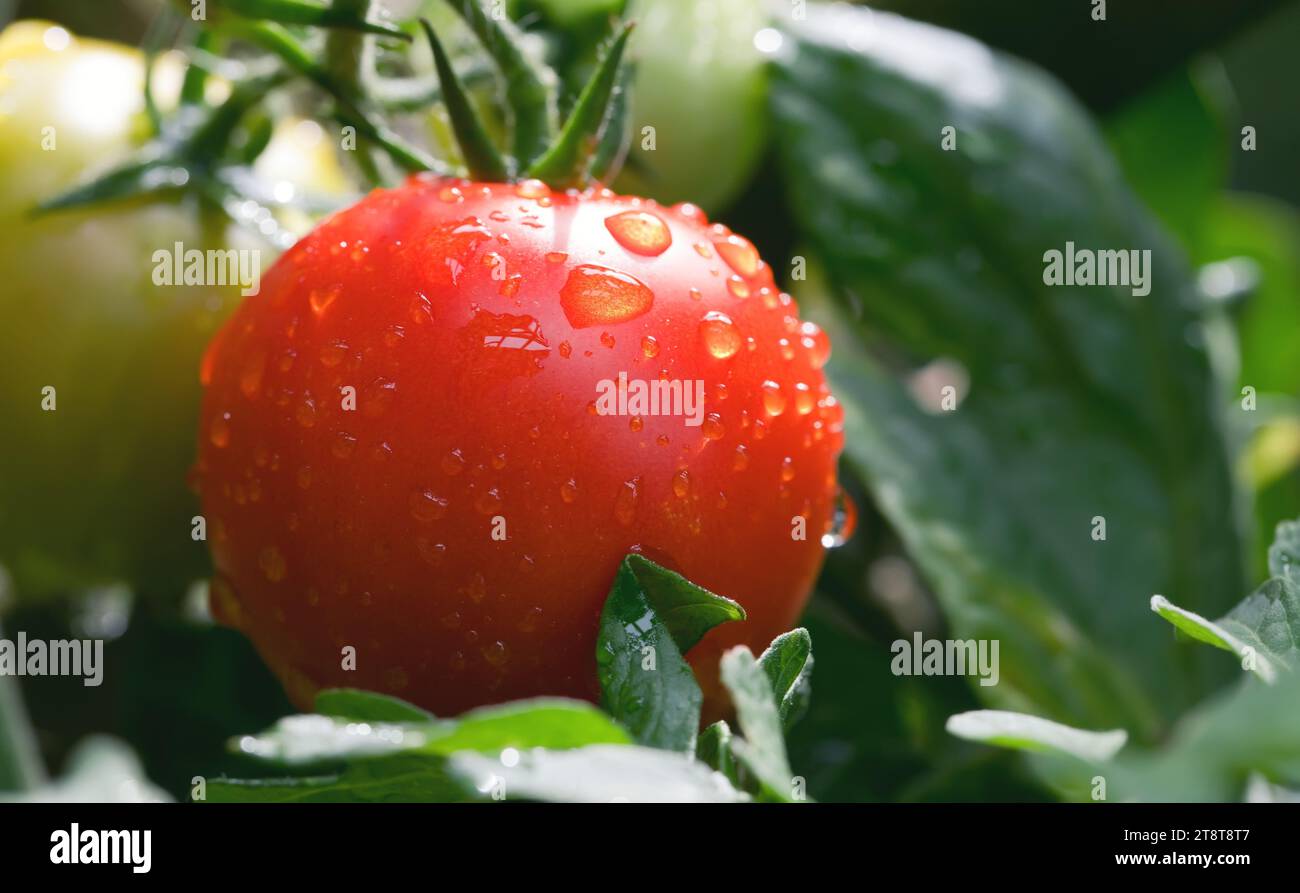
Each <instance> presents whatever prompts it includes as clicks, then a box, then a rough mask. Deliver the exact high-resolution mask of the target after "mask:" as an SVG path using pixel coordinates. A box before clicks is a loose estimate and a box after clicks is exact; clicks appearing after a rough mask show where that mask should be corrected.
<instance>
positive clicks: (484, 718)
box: [423, 698, 632, 754]
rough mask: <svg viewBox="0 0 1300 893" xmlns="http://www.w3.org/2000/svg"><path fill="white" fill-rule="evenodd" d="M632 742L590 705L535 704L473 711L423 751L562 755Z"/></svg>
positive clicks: (561, 701) (537, 700) (544, 701)
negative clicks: (535, 750) (529, 750)
mask: <svg viewBox="0 0 1300 893" xmlns="http://www.w3.org/2000/svg"><path fill="white" fill-rule="evenodd" d="M631 740H632V739H631V738H630V737H629V736H628V734H627V732H626V731H625V730H624V729H623V728H622V727H621V726H620V725H618V724H617V723H615V722H614V721H613V720H611V719H610V718H609V717H608V716H606V715H605V714H604V713H602V712H601V711H600V710H598V709H597V708H596V707H594V706H592V705H591V704H588V703H587V702H585V701H570V700H566V699H563V698H534V699H532V700H528V701H513V702H511V703H509V704H501V705H499V706H496V707H480V708H479V709H477V710H471V711H470V712H468V713H466V714H464V715H462V716H461V717H460V718H459V719H457V720H456V722H455V728H454V729H453V730H452V731H450V732H449V733H447V734H445V735H442V736H440V737H437V738H434V739H432V740H431V741H430V742H429V743H428V744H427V745H426V746H425V747H424V748H423V749H424V750H425V751H426V752H429V753H439V754H449V753H452V752H453V751H460V750H477V751H484V752H487V751H494V750H500V749H502V748H506V747H516V748H525V747H548V748H552V749H560V748H570V747H583V746H586V745H590V744H630V743H631Z"/></svg>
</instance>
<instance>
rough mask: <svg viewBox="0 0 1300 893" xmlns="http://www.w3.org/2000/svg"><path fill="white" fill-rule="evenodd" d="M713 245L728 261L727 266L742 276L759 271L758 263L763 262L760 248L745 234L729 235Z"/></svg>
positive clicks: (751, 274)
mask: <svg viewBox="0 0 1300 893" xmlns="http://www.w3.org/2000/svg"><path fill="white" fill-rule="evenodd" d="M713 247H714V248H716V249H717V250H718V254H719V255H721V256H722V259H723V260H725V261H726V262H727V266H729V267H731V269H733V270H735V271H736V272H737V273H739V274H740V275H741V276H746V277H749V276H753V275H754V274H755V273H757V272H758V265H759V263H760V262H761V261H760V258H759V256H758V250H757V249H755V248H754V245H753V243H752V242H750V241H749V239H746V238H745V237H744V236H735V235H731V236H727V238H725V239H719V240H718V241H715V242H714V243H713Z"/></svg>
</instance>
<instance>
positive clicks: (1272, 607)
mask: <svg viewBox="0 0 1300 893" xmlns="http://www.w3.org/2000/svg"><path fill="white" fill-rule="evenodd" d="M1298 551H1300V522H1295V521H1285V522H1283V523H1281V524H1279V525H1278V526H1277V536H1276V538H1275V539H1274V540H1273V545H1272V546H1271V547H1270V548H1269V550H1268V563H1269V570H1270V571H1271V572H1272V573H1273V575H1274V576H1273V578H1272V579H1271V580H1268V581H1266V582H1265V583H1264V585H1262V586H1260V587H1259V588H1258V589H1256V590H1255V591H1254V592H1253V593H1251V594H1250V595H1248V596H1247V597H1246V598H1245V599H1243V600H1242V601H1241V603H1240V604H1238V605H1237V606H1236V607H1235V608H1233V609H1232V610H1231V611H1229V612H1228V613H1227V614H1225V615H1224V616H1223V617H1220V618H1219V619H1218V620H1207V619H1206V618H1204V617H1202V616H1201V615H1199V614H1196V613H1194V612H1192V611H1187V610H1184V609H1183V608H1180V607H1178V606H1177V605H1175V604H1172V603H1170V601H1169V600H1168V599H1166V598H1164V597H1163V596H1159V595H1157V596H1154V597H1152V599H1151V610H1152V611H1155V612H1156V613H1157V614H1159V615H1160V616H1161V617H1163V618H1165V619H1166V620H1168V621H1169V622H1170V623H1172V624H1173V625H1174V626H1175V627H1177V628H1178V629H1180V630H1182V631H1183V632H1185V633H1187V634H1188V635H1189V636H1191V637H1192V638H1194V639H1196V640H1197V641H1200V642H1206V643H1208V644H1210V645H1214V646H1215V647H1217V648H1222V649H1224V650H1225V651H1231V652H1232V653H1233V654H1236V655H1237V656H1238V657H1239V658H1241V659H1242V666H1243V667H1244V668H1245V669H1248V670H1251V671H1252V672H1254V673H1255V674H1256V675H1257V676H1259V677H1260V678H1261V679H1263V680H1264V681H1265V682H1273V681H1275V680H1276V679H1277V676H1278V674H1279V673H1280V672H1289V671H1291V670H1294V669H1295V667H1296V666H1297V664H1300V571H1298V570H1297V566H1296V556H1297V552H1298Z"/></svg>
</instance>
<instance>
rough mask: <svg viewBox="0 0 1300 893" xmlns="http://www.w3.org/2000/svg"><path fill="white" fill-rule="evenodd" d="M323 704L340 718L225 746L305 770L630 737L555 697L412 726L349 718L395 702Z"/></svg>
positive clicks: (297, 722) (315, 718)
mask: <svg viewBox="0 0 1300 893" xmlns="http://www.w3.org/2000/svg"><path fill="white" fill-rule="evenodd" d="M384 701H388V703H384ZM326 704H327V705H328V706H329V707H330V709H332V710H338V711H340V712H342V713H343V714H344V715H343V716H339V715H333V716H324V715H320V714H304V715H298V716H287V717H285V718H283V719H281V720H280V721H279V722H277V723H276V724H275V725H274V726H273V727H272V728H271V729H270V730H268V731H266V732H263V733H262V734H260V735H244V736H243V737H241V738H238V739H236V741H234V742H233V747H234V748H235V749H237V750H238V751H239V752H240V753H243V754H246V755H247V756H250V757H253V758H256V759H259V760H263V761H266V762H269V763H272V764H276V765H282V766H290V767H310V766H317V765H321V764H325V763H333V762H346V761H353V760H362V759H374V758H379V757H386V756H390V755H393V754H398V753H423V754H438V755H446V754H449V753H452V752H454V751H458V750H484V751H491V750H500V749H502V748H505V747H553V748H564V747H579V746H582V745H585V744H606V743H609V744H621V743H627V742H628V741H629V740H630V739H629V738H628V736H627V733H626V732H625V731H624V730H623V729H622V728H621V727H619V726H618V725H617V724H615V723H614V722H612V721H611V720H610V719H609V717H607V716H605V715H604V714H603V713H601V712H600V711H599V710H598V709H596V708H595V707H593V706H592V705H590V704H588V703H586V702H584V701H570V700H565V699H562V698H537V699H534V700H529V701H515V702H512V703H509V704H503V705H500V706H496V707H483V708H480V709H478V710H471V711H470V712H468V713H466V714H464V715H463V716H460V717H459V718H457V719H454V720H423V721H416V722H409V721H401V722H394V721H391V720H379V719H359V718H356V717H353V716H352V715H351V711H353V710H357V709H360V710H361V711H363V712H366V713H369V714H370V715H371V716H379V715H390V716H391V715H395V714H396V713H397V712H398V709H399V707H398V706H397V705H401V702H398V701H395V700H393V699H383V698H382V697H380V696H375V698H373V699H371V698H365V699H363V698H360V697H358V693H355V692H346V691H345V692H340V693H337V694H330V695H329V696H328V697H326ZM401 706H402V707H405V706H406V705H401ZM410 709H411V710H414V709H415V708H410Z"/></svg>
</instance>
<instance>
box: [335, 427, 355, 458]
mask: <svg viewBox="0 0 1300 893" xmlns="http://www.w3.org/2000/svg"><path fill="white" fill-rule="evenodd" d="M356 447H357V439H356V437H354V436H353V435H351V434H348V433H347V432H346V431H340V432H339V433H338V434H336V435H335V436H334V442H333V443H332V444H330V452H331V453H333V454H334V456H335V457H336V458H339V459H347V458H348V457H349V456H351V455H352V451H353V450H355V449H356Z"/></svg>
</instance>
